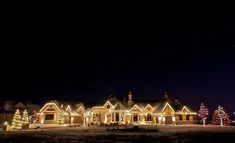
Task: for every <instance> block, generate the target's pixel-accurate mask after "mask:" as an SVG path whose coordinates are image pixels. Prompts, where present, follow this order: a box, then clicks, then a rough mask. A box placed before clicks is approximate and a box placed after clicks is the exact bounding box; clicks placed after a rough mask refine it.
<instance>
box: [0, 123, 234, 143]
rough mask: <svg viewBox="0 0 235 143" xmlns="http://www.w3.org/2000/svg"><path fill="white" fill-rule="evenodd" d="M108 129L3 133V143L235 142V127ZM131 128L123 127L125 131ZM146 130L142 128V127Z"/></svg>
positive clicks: (0, 138)
mask: <svg viewBox="0 0 235 143" xmlns="http://www.w3.org/2000/svg"><path fill="white" fill-rule="evenodd" d="M107 128H108V127H63V126H58V127H54V128H40V129H29V130H26V131H11V132H2V131H0V142H9V141H13V142H14V141H15V142H18V141H22V140H23V141H25V140H26V141H29V142H31V141H42V142H43V141H51V142H145V143H146V142H212V141H213V142H219V141H222V142H235V127H234V126H223V127H221V126H214V125H208V126H205V127H204V126H199V125H192V126H144V129H146V131H148V129H149V130H150V129H158V131H159V132H145V131H144V132H138V131H131V132H122V131H121V130H112V129H113V128H112V127H109V128H110V129H111V130H107ZM124 128H127V127H119V129H124ZM140 128H142V127H140Z"/></svg>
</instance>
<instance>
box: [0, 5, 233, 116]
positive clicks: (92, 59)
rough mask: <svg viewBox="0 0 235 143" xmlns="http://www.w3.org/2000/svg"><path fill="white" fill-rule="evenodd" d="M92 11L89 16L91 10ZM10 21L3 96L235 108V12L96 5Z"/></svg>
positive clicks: (3, 62) (1, 98)
mask: <svg viewBox="0 0 235 143" xmlns="http://www.w3.org/2000/svg"><path fill="white" fill-rule="evenodd" d="M84 12H85V13H86V14H84ZM6 19H7V20H6V21H5V22H4V25H5V27H4V29H5V30H4V31H5V32H4V34H3V37H4V38H3V39H2V40H3V41H4V44H3V45H4V46H3V47H2V49H1V56H0V58H1V80H0V84H1V86H0V95H1V96H0V101H1V102H3V101H5V100H27V99H30V100H32V102H34V103H39V104H42V103H44V102H45V101H48V100H52V99H57V100H65V101H100V100H102V99H103V98H104V97H106V96H108V95H110V94H114V95H116V96H127V94H128V91H129V90H131V91H132V93H133V96H134V97H135V99H136V100H149V101H150V100H155V99H159V98H161V97H162V96H163V93H164V92H165V91H167V92H168V94H169V96H170V97H171V98H173V99H174V98H175V97H178V98H179V99H180V100H181V101H182V102H184V103H187V104H189V105H191V106H192V107H194V108H195V109H198V108H199V105H200V103H201V102H202V101H203V102H205V104H206V105H208V106H209V107H210V108H212V109H215V108H217V106H218V105H219V104H220V105H222V106H224V107H225V109H226V110H227V111H230V112H231V111H234V110H235V104H234V103H235V102H234V101H235V17H232V16H222V15H219V14H214V15H213V16H212V15H210V14H208V15H207V14H205V15H202V16H192V15H188V16H183V15H178V16H177V15H175V16H153V14H152V15H149V14H148V13H146V14H145V13H142V14H140V13H135V12H134V11H129V12H128V13H125V12H123V11H122V13H119V12H117V11H116V10H111V9H103V8H96V9H93V10H87V11H83V13H82V12H80V11H78V12H77V14H74V13H73V15H70V14H67V13H66V14H64V13H56V12H52V13H50V14H46V15H45V14H43V15H41V14H40V13H37V14H32V15H31V14H26V15H25V14H17V13H14V14H13V15H12V16H11V17H8V18H6Z"/></svg>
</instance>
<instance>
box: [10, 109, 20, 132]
mask: <svg viewBox="0 0 235 143" xmlns="http://www.w3.org/2000/svg"><path fill="white" fill-rule="evenodd" d="M11 128H12V129H13V130H21V129H22V123H21V115H20V111H19V109H17V110H16V112H15V114H14V117H13V120H12V123H11Z"/></svg>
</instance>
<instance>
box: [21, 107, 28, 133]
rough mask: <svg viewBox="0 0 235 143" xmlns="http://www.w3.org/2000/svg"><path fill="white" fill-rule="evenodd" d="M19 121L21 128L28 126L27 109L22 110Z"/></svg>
mask: <svg viewBox="0 0 235 143" xmlns="http://www.w3.org/2000/svg"><path fill="white" fill-rule="evenodd" d="M21 123H22V126H23V129H26V128H28V127H29V115H28V111H27V110H24V112H23V116H22V118H21Z"/></svg>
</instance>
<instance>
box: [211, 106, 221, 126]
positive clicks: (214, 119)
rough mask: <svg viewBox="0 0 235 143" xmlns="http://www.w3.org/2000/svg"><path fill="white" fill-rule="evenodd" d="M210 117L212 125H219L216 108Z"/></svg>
mask: <svg viewBox="0 0 235 143" xmlns="http://www.w3.org/2000/svg"><path fill="white" fill-rule="evenodd" d="M212 118H213V120H212V123H213V124H214V125H219V124H220V119H219V116H218V113H217V110H215V112H214V114H213V117H212Z"/></svg>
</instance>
